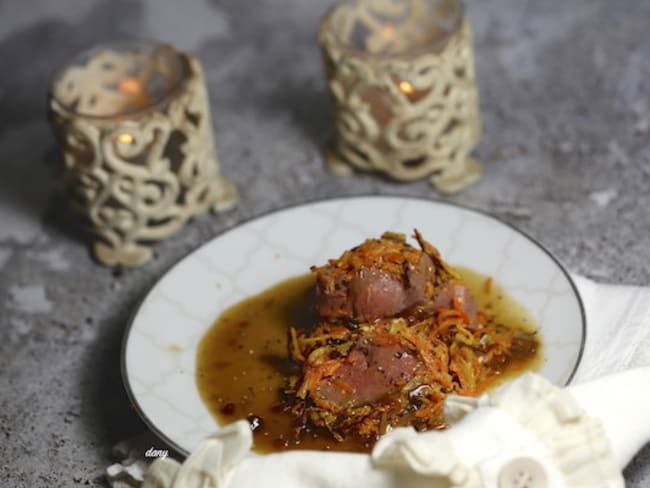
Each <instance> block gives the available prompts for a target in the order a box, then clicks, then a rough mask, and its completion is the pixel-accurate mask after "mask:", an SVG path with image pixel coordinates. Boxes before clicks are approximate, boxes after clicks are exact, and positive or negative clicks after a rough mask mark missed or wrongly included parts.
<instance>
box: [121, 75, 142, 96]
mask: <svg viewBox="0 0 650 488" xmlns="http://www.w3.org/2000/svg"><path fill="white" fill-rule="evenodd" d="M119 86H120V91H121V92H124V93H133V94H136V93H140V92H141V91H142V85H140V82H139V81H138V80H137V79H135V78H123V79H122V80H120V83H119Z"/></svg>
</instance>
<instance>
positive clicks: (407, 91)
mask: <svg viewBox="0 0 650 488" xmlns="http://www.w3.org/2000/svg"><path fill="white" fill-rule="evenodd" d="M399 89H400V90H402V93H403V94H404V95H413V93H415V88H413V85H411V84H410V83H409V82H408V81H400V82H399Z"/></svg>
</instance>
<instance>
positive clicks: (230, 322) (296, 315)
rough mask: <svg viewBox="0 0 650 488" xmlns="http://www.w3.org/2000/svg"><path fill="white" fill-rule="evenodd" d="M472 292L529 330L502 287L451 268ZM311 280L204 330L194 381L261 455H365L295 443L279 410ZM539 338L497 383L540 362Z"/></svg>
mask: <svg viewBox="0 0 650 488" xmlns="http://www.w3.org/2000/svg"><path fill="white" fill-rule="evenodd" d="M455 269H456V271H458V272H459V274H460V275H461V281H462V282H463V283H464V284H465V285H466V286H467V287H468V288H469V289H470V290H471V291H472V293H473V294H474V298H475V299H476V302H477V305H478V309H479V310H481V311H482V312H483V313H484V314H486V316H488V317H489V318H490V319H491V320H494V321H496V322H497V323H501V324H504V325H506V326H512V327H514V326H517V327H523V328H525V329H527V330H530V331H534V330H536V326H535V324H534V322H533V320H532V318H531V317H530V315H529V314H528V312H527V311H526V310H525V309H524V308H523V307H522V306H521V305H519V304H518V303H517V302H516V301H515V300H514V299H513V298H512V297H510V296H509V295H508V294H507V293H506V292H505V290H504V289H503V288H501V287H500V286H498V285H497V284H496V283H493V282H492V280H491V279H490V278H488V277H486V276H484V275H481V274H479V273H476V272H474V271H472V270H469V269H466V268H460V267H457V268H455ZM314 283H315V275H313V274H311V273H310V274H307V275H303V276H299V277H296V278H291V279H288V280H286V281H283V282H281V283H279V284H277V285H275V286H273V287H272V288H269V289H267V290H265V291H263V292H262V293H260V294H258V295H255V296H253V297H250V298H247V299H245V300H243V301H241V302H239V303H237V304H235V305H234V306H232V307H230V308H229V309H227V310H225V311H224V312H223V313H222V314H221V316H220V317H219V318H218V319H217V321H216V322H215V324H214V325H213V326H212V327H211V328H210V329H209V330H208V332H207V333H206V334H205V336H204V337H203V339H202V340H201V342H200V344H199V348H198V356H197V371H196V380H197V385H198V389H199V392H200V394H201V397H202V399H203V401H204V403H205V405H206V406H207V408H208V409H209V411H210V412H211V413H212V415H213V416H214V417H215V418H216V419H217V421H218V422H219V424H221V425H225V424H228V423H231V422H234V421H236V420H238V419H247V420H248V421H249V423H250V425H251V428H252V429H253V433H254V450H255V451H257V452H260V453H268V452H278V451H282V450H286V449H313V450H336V451H352V452H368V451H369V450H370V448H371V446H370V445H368V444H365V443H363V441H361V440H358V439H355V438H346V439H345V440H344V441H343V442H338V441H336V440H334V439H332V438H331V437H330V436H329V435H328V433H327V432H318V431H312V432H309V433H303V434H302V436H301V437H300V440H299V441H296V440H295V435H294V426H293V424H294V422H295V419H294V417H292V416H291V415H290V414H288V413H286V412H285V411H284V403H283V398H282V389H283V388H284V386H285V385H286V381H287V378H288V377H289V376H291V375H292V374H295V373H297V372H298V371H296V370H295V368H296V365H295V364H294V363H292V362H291V361H290V360H289V358H288V346H287V337H288V328H289V326H290V325H291V326H294V327H301V326H303V327H307V326H310V325H312V324H313V323H314V317H313V315H312V313H311V312H310V310H311V308H312V307H311V304H310V303H309V302H310V296H311V294H310V292H311V290H312V288H313V286H314ZM541 349H542V348H541V343H540V340H539V337H537V341H535V342H533V343H531V344H530V345H529V346H527V347H525V348H521V349H518V350H517V351H513V354H512V355H511V359H510V361H509V362H508V363H506V364H504V365H503V368H502V369H501V370H499V371H498V374H499V380H498V381H497V382H496V383H495V384H500V383H502V382H503V381H505V380H506V379H508V378H511V377H513V376H515V375H517V374H519V373H521V372H522V371H524V370H534V369H537V368H538V367H539V366H540V365H541V362H542V351H541Z"/></svg>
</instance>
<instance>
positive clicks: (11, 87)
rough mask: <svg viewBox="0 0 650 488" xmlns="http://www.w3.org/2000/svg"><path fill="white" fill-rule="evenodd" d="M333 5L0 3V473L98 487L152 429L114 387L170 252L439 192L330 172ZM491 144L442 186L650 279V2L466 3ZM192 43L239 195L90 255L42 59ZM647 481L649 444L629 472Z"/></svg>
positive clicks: (607, 270)
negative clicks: (337, 209) (71, 209)
mask: <svg viewBox="0 0 650 488" xmlns="http://www.w3.org/2000/svg"><path fill="white" fill-rule="evenodd" d="M330 3H331V2H330V1H327V0H310V1H304V0H302V1H301V0H275V1H260V0H257V1H253V0H239V1H225V0H222V1H219V0H187V1H184V2H175V1H173V0H164V1H163V0H134V1H126V0H110V1H109V0H84V1H80V0H56V1H52V0H22V1H13V0H0V66H2V75H0V486H7V487H21V486H25V487H34V486H74V485H75V484H81V485H84V484H91V485H93V484H101V483H102V473H103V470H104V468H105V466H106V465H107V464H108V463H109V461H110V448H111V446H112V445H113V444H114V443H115V442H116V441H118V440H121V439H123V438H125V437H127V436H130V435H132V434H136V433H138V432H140V431H142V430H143V429H144V426H143V424H142V423H141V422H140V421H139V419H138V417H137V415H136V414H135V413H134V412H133V411H132V410H131V409H130V407H129V402H128V400H127V398H126V396H125V393H124V390H123V388H122V385H121V380H120V373H119V352H120V341H121V337H122V331H123V329H124V326H125V323H126V320H127V318H128V316H129V313H130V312H131V310H132V308H133V306H134V304H135V303H136V302H137V301H138V299H139V298H141V297H142V296H143V294H144V293H145V292H146V290H147V288H148V287H149V286H150V285H152V284H153V282H154V281H155V280H156V279H157V278H158V277H160V276H161V274H162V273H163V272H164V271H165V270H166V269H167V268H168V267H169V266H170V265H171V264H172V263H174V262H175V261H176V260H177V259H178V258H180V257H181V256H183V255H184V254H186V253H187V252H188V251H190V250H191V249H193V248H195V247H196V246H198V245H199V244H200V243H203V242H205V241H206V240H208V239H210V238H211V237H212V236H214V235H216V234H218V233H220V232H221V231H223V230H224V229H227V228H229V227H232V226H234V225H236V224H237V223H238V222H241V221H242V220H244V219H247V218H249V217H251V216H254V215H258V214H260V213H263V212H266V211H268V210H271V209H276V208H280V207H283V206H285V205H287V204H290V203H295V202H300V201H304V200H305V199H312V198H315V197H330V196H338V195H351V194H359V193H364V194H367V193H391V194H405V195H420V196H428V195H432V190H431V189H430V188H429V186H428V185H427V183H425V182H422V183H417V184H409V185H395V184H391V183H389V182H385V181H383V180H380V179H377V178H374V177H371V176H356V177H354V178H349V179H347V178H341V177H336V176H332V175H330V174H328V173H327V172H326V171H325V170H324V168H323V164H322V160H321V157H320V153H319V147H320V146H321V145H322V144H323V142H324V141H325V140H326V139H327V137H328V134H329V130H330V125H331V122H330V118H329V112H328V100H327V96H326V93H325V89H324V84H323V77H322V72H321V65H320V58H319V52H318V47H317V43H316V26H317V22H318V20H319V18H320V16H321V15H322V14H323V12H324V11H325V10H326V9H327V8H328V6H329V5H330ZM468 3H469V5H468V10H469V16H470V18H471V20H472V22H473V24H474V27H475V30H476V51H477V68H478V77H479V84H480V91H481V95H482V113H483V120H484V128H485V133H484V140H483V143H482V144H481V146H480V148H479V150H478V156H479V157H480V159H482V160H483V161H484V162H485V169H486V172H485V173H486V174H485V177H484V179H483V180H482V182H481V183H480V184H478V185H477V186H475V187H473V188H472V189H471V190H469V191H466V192H465V193H463V194H461V195H458V196H455V197H453V198H450V200H451V201H456V202H462V203H464V204H468V205H471V206H474V207H477V208H481V209H485V210H488V211H490V212H493V213H495V214H496V215H499V216H500V217H502V218H504V219H505V220H507V221H509V222H512V223H513V224H515V225H517V226H519V227H521V228H523V229H524V230H526V231H528V232H529V233H530V234H532V235H533V236H535V237H537V238H538V239H539V240H540V241H542V242H543V243H545V244H546V245H547V246H548V247H549V248H550V249H551V250H552V251H553V252H554V253H555V254H556V255H557V256H558V257H559V258H560V259H562V260H563V261H564V262H565V263H566V264H567V265H568V266H569V267H570V268H571V269H573V270H575V271H578V272H580V273H583V274H585V275H587V276H591V277H593V278H597V279H601V280H606V281H610V282H617V283H631V284H639V285H644V284H645V285H649V284H650V250H649V247H650V192H648V188H650V145H649V144H648V137H649V134H650V122H649V119H648V118H649V114H648V108H650V57H649V56H648V53H650V36H648V35H647V32H648V25H650V3H649V2H645V1H643V0H620V1H618V2H612V1H608V0H573V1H571V2H565V1H563V0H546V1H543V2H540V1H533V0H480V1H479V0H471V1H469V2H468ZM132 37H148V38H156V39H162V40H166V41H171V42H173V43H175V44H177V45H178V46H179V47H181V48H184V49H187V50H190V51H192V52H194V53H196V54H197V55H198V56H199V57H200V59H201V60H202V62H203V63H204V66H205V70H206V74H207V79H208V83H209V88H210V94H211V102H212V110H213V116H214V119H215V130H216V139H217V143H218V147H219V155H220V159H221V161H222V166H223V171H224V172H225V173H226V174H227V175H228V176H229V177H231V178H232V179H234V180H235V182H236V183H237V185H238V186H239V188H240V189H241V194H242V195H241V197H242V198H241V204H240V206H239V208H238V209H237V210H235V211H233V212H231V213H229V214H227V215H223V216H219V217H215V216H212V215H208V216H205V217H202V218H199V219H197V220H195V221H194V222H192V223H191V224H190V225H189V226H188V227H187V228H185V229H184V230H183V231H182V232H181V233H179V234H178V235H177V236H175V237H174V238H172V239H169V240H167V241H166V242H164V243H162V244H161V245H159V246H158V248H157V258H156V260H155V261H154V262H152V263H151V264H149V265H148V266H147V267H145V268H143V269H139V270H137V271H129V272H119V271H111V270H109V269H105V268H102V267H100V266H98V265H97V264H95V263H94V262H93V261H92V259H91V258H90V257H89V255H88V253H87V250H86V247H85V246H84V244H83V241H82V239H81V237H80V236H79V234H78V232H77V230H76V228H75V226H74V224H72V223H71V222H70V221H69V219H68V217H66V211H65V204H64V200H63V195H62V192H61V187H60V176H61V171H60V159H59V157H58V154H57V151H56V148H55V145H54V141H53V138H52V136H51V135H50V132H49V130H48V127H47V125H46V120H45V95H46V89H47V83H48V79H49V76H50V75H51V73H52V71H53V70H54V69H55V68H56V67H57V65H59V64H60V63H62V62H63V61H64V60H65V59H66V58H67V57H69V56H70V55H71V54H72V53H73V52H75V51H77V50H79V49H81V48H85V47H87V46H90V45H92V44H95V43H97V42H101V41H105V40H111V39H121V38H132ZM626 477H627V480H628V481H629V486H632V487H641V486H648V484H650V448H648V447H646V449H645V450H644V451H642V452H641V453H640V454H639V455H638V456H637V458H636V459H635V461H634V462H633V463H632V464H631V466H630V467H629V468H628V469H627V471H626Z"/></svg>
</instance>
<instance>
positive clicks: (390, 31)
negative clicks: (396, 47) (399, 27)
mask: <svg viewBox="0 0 650 488" xmlns="http://www.w3.org/2000/svg"><path fill="white" fill-rule="evenodd" d="M384 35H385V36H386V37H388V38H389V39H390V38H392V37H393V36H394V35H395V27H394V26H392V25H390V24H387V25H385V26H384Z"/></svg>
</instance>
